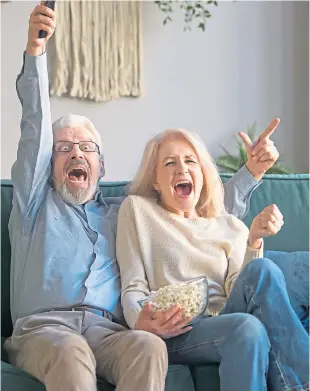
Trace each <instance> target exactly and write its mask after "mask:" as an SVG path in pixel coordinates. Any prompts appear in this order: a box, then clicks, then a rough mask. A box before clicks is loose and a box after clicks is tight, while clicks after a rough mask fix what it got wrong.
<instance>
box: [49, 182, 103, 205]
mask: <svg viewBox="0 0 310 391" xmlns="http://www.w3.org/2000/svg"><path fill="white" fill-rule="evenodd" d="M55 187H56V190H57V191H58V192H59V194H60V196H61V198H62V199H63V200H64V201H65V202H66V203H67V204H70V205H82V204H85V203H86V202H87V201H88V200H89V199H90V198H92V197H93V195H94V194H95V191H96V186H90V185H89V186H88V187H87V189H77V190H76V191H75V192H74V193H73V192H72V191H70V190H69V188H68V186H67V183H66V182H65V183H63V184H62V186H61V187H59V188H58V186H55Z"/></svg>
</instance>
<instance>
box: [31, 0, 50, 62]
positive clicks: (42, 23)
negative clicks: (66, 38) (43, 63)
mask: <svg viewBox="0 0 310 391" xmlns="http://www.w3.org/2000/svg"><path fill="white" fill-rule="evenodd" d="M44 3H45V2H44V1H42V2H41V4H40V5H37V6H36V7H35V9H34V10H33V11H32V13H31V15H30V18H29V30H28V42H27V50H26V51H27V54H29V55H30V56H40V55H41V54H42V53H44V52H45V45H46V42H47V41H48V40H49V39H50V37H51V36H52V35H53V33H54V30H55V26H56V25H55V12H54V11H53V10H51V9H50V8H48V7H45V5H44ZM40 30H44V31H46V32H47V36H46V37H45V38H39V31H40Z"/></svg>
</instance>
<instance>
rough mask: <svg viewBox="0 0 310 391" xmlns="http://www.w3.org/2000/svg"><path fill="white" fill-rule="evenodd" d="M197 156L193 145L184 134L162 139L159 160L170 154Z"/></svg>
mask: <svg viewBox="0 0 310 391" xmlns="http://www.w3.org/2000/svg"><path fill="white" fill-rule="evenodd" d="M180 155H181V156H190V155H192V156H197V153H196V151H195V148H194V147H193V145H192V144H191V143H190V142H189V141H188V140H186V138H185V137H183V136H182V135H173V136H172V137H171V136H169V137H167V138H165V139H163V140H162V142H161V143H160V146H159V150H158V160H161V159H163V158H166V157H168V156H180Z"/></svg>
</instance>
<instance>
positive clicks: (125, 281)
mask: <svg viewBox="0 0 310 391" xmlns="http://www.w3.org/2000/svg"><path fill="white" fill-rule="evenodd" d="M116 256H117V261H118V264H119V268H120V275H121V285H122V287H121V289H122V293H121V302H122V306H123V311H124V316H125V319H126V322H127V324H128V326H129V327H130V328H131V329H134V327H135V324H136V321H137V319H138V317H139V313H140V311H141V307H140V305H139V303H138V300H141V299H144V298H145V297H146V296H147V295H149V294H150V290H149V285H148V282H147V278H146V273H145V268H144V263H143V259H142V254H141V249H140V242H139V237H138V232H137V227H136V218H135V210H134V206H133V200H132V199H131V197H127V198H126V199H125V201H124V202H123V203H122V205H121V207H120V210H119V215H118V223H117V236H116Z"/></svg>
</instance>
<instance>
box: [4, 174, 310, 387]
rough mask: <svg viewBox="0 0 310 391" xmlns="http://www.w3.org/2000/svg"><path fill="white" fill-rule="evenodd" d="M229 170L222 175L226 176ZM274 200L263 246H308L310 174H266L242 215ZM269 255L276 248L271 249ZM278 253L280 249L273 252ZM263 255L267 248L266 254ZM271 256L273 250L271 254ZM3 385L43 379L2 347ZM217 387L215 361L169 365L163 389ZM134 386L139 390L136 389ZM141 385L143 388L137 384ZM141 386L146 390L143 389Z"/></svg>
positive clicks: (107, 186) (105, 186) (7, 193)
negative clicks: (277, 218)
mask: <svg viewBox="0 0 310 391" xmlns="http://www.w3.org/2000/svg"><path fill="white" fill-rule="evenodd" d="M228 178H229V175H225V174H223V175H222V179H223V181H226V180H227V179H228ZM125 185H126V182H111V183H102V184H101V187H102V191H103V192H104V195H105V196H119V195H123V194H124V186H125ZM12 191H13V188H12V183H11V182H10V181H6V180H3V181H2V182H1V337H2V344H3V342H4V340H5V338H7V337H9V336H10V335H11V332H12V323H11V316H10V256H11V249H10V241H9V235H8V229H7V226H8V219H9V215H10V211H11V207H12V204H11V202H12ZM271 203H275V204H277V205H278V207H279V208H280V210H281V212H282V213H283V215H284V222H285V225H284V227H283V229H282V230H281V232H280V233H279V234H278V235H277V236H275V237H273V238H269V239H267V240H266V241H265V250H266V251H268V250H274V251H282V252H296V251H308V249H309V175H307V174H300V175H286V176H282V175H266V176H265V178H264V182H263V184H262V185H261V186H260V187H259V189H258V190H256V191H255V192H254V194H253V196H252V200H251V207H250V210H249V212H248V215H247V216H246V218H245V220H244V221H245V223H246V224H247V225H249V224H250V222H251V221H252V219H253V217H254V216H256V214H258V213H259V212H260V211H261V210H262V209H263V208H264V207H265V206H267V205H269V204H271ZM269 254H270V255H272V254H275V253H272V252H270V253H269ZM278 254H279V253H278ZM266 255H267V256H268V253H267V254H266ZM270 257H271V258H272V256H270ZM1 359H2V362H1V365H2V366H1V372H2V373H1V375H2V376H1V386H2V387H1V389H2V391H44V390H45V387H44V386H43V384H42V383H40V382H39V381H37V380H36V379H34V378H33V377H32V376H30V375H28V374H26V373H25V372H23V371H21V370H19V369H17V368H15V367H13V366H12V365H10V364H9V363H8V362H7V356H6V352H5V351H4V349H2V355H1ZM113 390H114V387H113V386H111V385H110V384H108V383H107V382H105V381H104V380H103V379H98V391H113ZM194 390H196V391H220V381H219V375H218V366H217V365H201V366H193V367H188V366H181V365H171V366H170V367H169V372H168V375H167V379H166V390H165V391H194ZM137 391H139V390H137ZM141 391H142V390H141ZM143 391H146V390H143Z"/></svg>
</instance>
